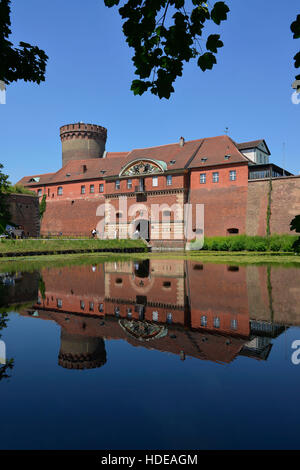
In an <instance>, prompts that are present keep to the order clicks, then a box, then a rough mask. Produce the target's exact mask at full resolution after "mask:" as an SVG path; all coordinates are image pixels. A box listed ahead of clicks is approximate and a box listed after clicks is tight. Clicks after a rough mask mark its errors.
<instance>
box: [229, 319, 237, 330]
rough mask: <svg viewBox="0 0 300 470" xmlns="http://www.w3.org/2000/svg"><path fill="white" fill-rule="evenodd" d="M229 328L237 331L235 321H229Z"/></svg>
mask: <svg viewBox="0 0 300 470" xmlns="http://www.w3.org/2000/svg"><path fill="white" fill-rule="evenodd" d="M230 326H231V329H232V330H237V320H235V319H234V320H231V322H230Z"/></svg>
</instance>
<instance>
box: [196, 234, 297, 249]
mask: <svg viewBox="0 0 300 470" xmlns="http://www.w3.org/2000/svg"><path fill="white" fill-rule="evenodd" d="M297 239H298V237H297V236H295V235H271V236H269V237H259V236H253V237H251V236H249V235H233V236H228V237H205V241H204V246H203V250H209V251H284V252H292V251H294V249H293V245H294V243H295V241H296V240H297Z"/></svg>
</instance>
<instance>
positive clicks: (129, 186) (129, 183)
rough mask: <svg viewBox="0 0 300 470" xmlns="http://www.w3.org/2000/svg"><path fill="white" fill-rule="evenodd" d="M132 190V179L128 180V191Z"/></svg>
mask: <svg viewBox="0 0 300 470" xmlns="http://www.w3.org/2000/svg"><path fill="white" fill-rule="evenodd" d="M131 188H132V179H129V180H127V189H131Z"/></svg>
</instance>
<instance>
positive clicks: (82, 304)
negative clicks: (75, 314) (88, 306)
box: [80, 300, 85, 310]
mask: <svg viewBox="0 0 300 470" xmlns="http://www.w3.org/2000/svg"><path fill="white" fill-rule="evenodd" d="M80 308H81V310H84V309H85V303H84V301H83V300H81V301H80Z"/></svg>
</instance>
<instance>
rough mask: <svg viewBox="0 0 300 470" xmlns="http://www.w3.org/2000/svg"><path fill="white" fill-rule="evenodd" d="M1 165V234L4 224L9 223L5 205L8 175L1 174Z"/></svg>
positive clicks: (0, 165)
mask: <svg viewBox="0 0 300 470" xmlns="http://www.w3.org/2000/svg"><path fill="white" fill-rule="evenodd" d="M2 168H3V165H2V164H1V163H0V232H1V233H2V232H3V231H4V229H5V227H6V224H7V223H9V221H10V213H9V210H8V204H7V192H8V191H9V187H10V183H9V181H8V175H5V174H4V173H2V171H1V170H2Z"/></svg>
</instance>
